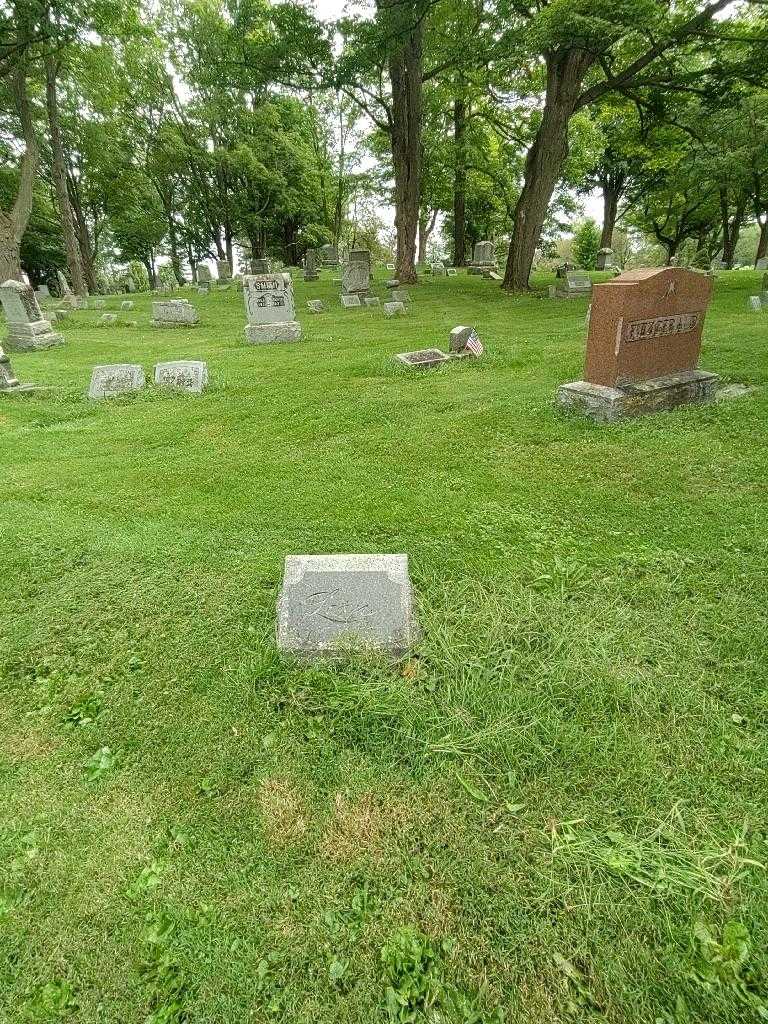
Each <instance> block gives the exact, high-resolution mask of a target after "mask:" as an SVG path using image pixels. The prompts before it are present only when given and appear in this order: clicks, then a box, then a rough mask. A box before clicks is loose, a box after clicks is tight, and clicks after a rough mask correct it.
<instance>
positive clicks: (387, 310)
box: [381, 302, 405, 316]
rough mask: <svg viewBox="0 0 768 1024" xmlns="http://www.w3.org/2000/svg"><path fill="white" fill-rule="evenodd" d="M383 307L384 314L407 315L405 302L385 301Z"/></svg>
mask: <svg viewBox="0 0 768 1024" xmlns="http://www.w3.org/2000/svg"><path fill="white" fill-rule="evenodd" d="M381 308H382V309H383V310H384V316H405V303H404V302H385V303H384V305H383V306H382V307H381Z"/></svg>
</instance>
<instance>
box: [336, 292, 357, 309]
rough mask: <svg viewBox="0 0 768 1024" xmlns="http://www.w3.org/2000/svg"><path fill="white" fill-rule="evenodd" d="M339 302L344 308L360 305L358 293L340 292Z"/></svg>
mask: <svg viewBox="0 0 768 1024" xmlns="http://www.w3.org/2000/svg"><path fill="white" fill-rule="evenodd" d="M341 304H342V306H343V307H344V309H353V308H354V307H355V306H362V302H361V301H360V296H359V295H345V294H344V292H342V293H341Z"/></svg>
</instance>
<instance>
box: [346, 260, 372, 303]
mask: <svg viewBox="0 0 768 1024" xmlns="http://www.w3.org/2000/svg"><path fill="white" fill-rule="evenodd" d="M370 288H371V254H370V253H369V252H368V250H367V249H353V250H352V252H350V254H349V259H348V261H347V262H346V263H345V264H344V266H343V267H342V270H341V290H342V292H343V293H344V294H345V295H362V294H364V293H365V292H368V291H370Z"/></svg>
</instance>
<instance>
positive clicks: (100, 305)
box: [93, 299, 107, 309]
mask: <svg viewBox="0 0 768 1024" xmlns="http://www.w3.org/2000/svg"><path fill="white" fill-rule="evenodd" d="M93 308H94V309H106V308H107V300H106V299H94V300H93Z"/></svg>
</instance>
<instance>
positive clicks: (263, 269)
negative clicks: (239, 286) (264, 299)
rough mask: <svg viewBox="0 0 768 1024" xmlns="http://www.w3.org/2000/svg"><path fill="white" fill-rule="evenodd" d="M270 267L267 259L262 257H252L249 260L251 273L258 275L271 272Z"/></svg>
mask: <svg viewBox="0 0 768 1024" xmlns="http://www.w3.org/2000/svg"><path fill="white" fill-rule="evenodd" d="M271 273H272V267H271V266H270V265H269V260H264V259H252V260H251V274H252V275H255V276H258V275H259V274H271Z"/></svg>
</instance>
